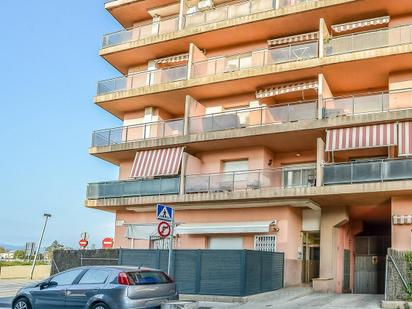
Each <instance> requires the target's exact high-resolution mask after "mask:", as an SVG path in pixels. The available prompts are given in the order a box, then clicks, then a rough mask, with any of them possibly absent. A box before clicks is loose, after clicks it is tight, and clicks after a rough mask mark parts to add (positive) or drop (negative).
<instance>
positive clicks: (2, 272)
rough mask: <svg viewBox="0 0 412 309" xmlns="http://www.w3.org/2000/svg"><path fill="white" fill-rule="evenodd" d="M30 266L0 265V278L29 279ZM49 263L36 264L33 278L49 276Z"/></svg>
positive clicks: (40, 278) (39, 278) (38, 278)
mask: <svg viewBox="0 0 412 309" xmlns="http://www.w3.org/2000/svg"><path fill="white" fill-rule="evenodd" d="M31 268H32V267H31V266H4V267H0V279H29V278H30V274H31ZM50 268H51V267H50V265H37V266H36V268H35V269H34V273H33V279H34V280H42V279H46V278H47V277H49V276H50Z"/></svg>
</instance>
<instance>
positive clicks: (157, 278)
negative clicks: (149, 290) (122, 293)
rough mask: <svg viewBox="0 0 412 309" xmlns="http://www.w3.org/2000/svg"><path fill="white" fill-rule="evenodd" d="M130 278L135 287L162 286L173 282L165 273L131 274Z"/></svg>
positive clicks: (141, 272)
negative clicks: (142, 285)
mask: <svg viewBox="0 0 412 309" xmlns="http://www.w3.org/2000/svg"><path fill="white" fill-rule="evenodd" d="M128 275H129V278H130V279H131V281H133V284H135V285H141V284H162V283H171V282H173V281H172V280H171V279H170V278H169V277H168V276H167V275H166V274H165V273H164V272H161V271H152V270H150V271H138V272H129V273H128Z"/></svg>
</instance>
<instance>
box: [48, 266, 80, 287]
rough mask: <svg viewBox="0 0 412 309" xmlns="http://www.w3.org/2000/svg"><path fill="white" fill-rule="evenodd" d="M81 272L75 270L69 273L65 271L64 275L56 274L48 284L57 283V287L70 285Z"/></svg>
mask: <svg viewBox="0 0 412 309" xmlns="http://www.w3.org/2000/svg"><path fill="white" fill-rule="evenodd" d="M82 271H83V269H75V270H70V271H66V272H64V273H61V274H58V275H56V276H54V277H53V278H52V279H51V280H50V282H55V283H57V285H69V284H72V283H73V281H74V279H76V277H77V276H78V275H80V273H81V272H82Z"/></svg>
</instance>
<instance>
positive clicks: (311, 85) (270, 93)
mask: <svg viewBox="0 0 412 309" xmlns="http://www.w3.org/2000/svg"><path fill="white" fill-rule="evenodd" d="M309 89H314V90H317V89H318V81H317V80H311V81H306V82H298V83H293V84H284V85H279V86H273V87H270V88H266V89H262V90H258V91H256V99H263V98H268V97H274V96H277V95H281V94H286V93H290V92H296V91H303V90H309Z"/></svg>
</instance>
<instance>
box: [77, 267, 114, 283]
mask: <svg viewBox="0 0 412 309" xmlns="http://www.w3.org/2000/svg"><path fill="white" fill-rule="evenodd" d="M108 276H109V272H108V271H106V270H103V269H89V270H88V271H87V272H86V273H85V274H84V275H83V277H82V278H81V279H80V281H79V284H98V283H100V284H101V283H105V282H106V279H107V277H108Z"/></svg>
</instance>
